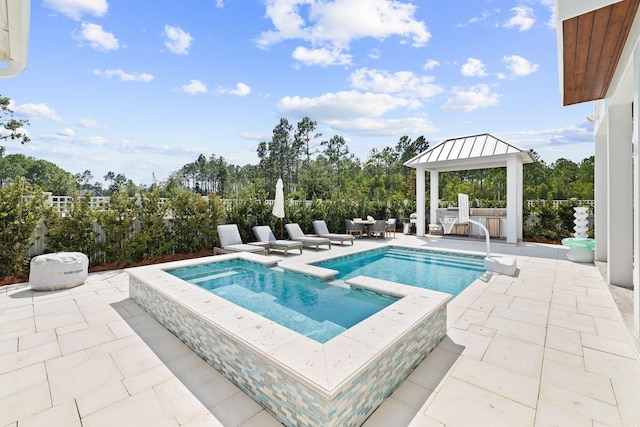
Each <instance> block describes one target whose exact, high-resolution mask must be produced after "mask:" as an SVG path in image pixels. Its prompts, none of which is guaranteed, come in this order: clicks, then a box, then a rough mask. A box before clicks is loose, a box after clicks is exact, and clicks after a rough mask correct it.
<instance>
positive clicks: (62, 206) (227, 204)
mask: <svg viewBox="0 0 640 427" xmlns="http://www.w3.org/2000/svg"><path fill="white" fill-rule="evenodd" d="M45 194H47V193H45ZM167 200H169V199H166V198H160V203H166V202H167ZM273 202H274V200H271V199H268V200H265V204H267V205H273ZM220 203H222V206H224V208H225V209H226V210H227V211H229V210H231V208H233V204H234V203H237V200H236V199H220ZM301 203H304V204H305V205H306V206H307V207H308V206H311V203H313V201H312V200H293V199H292V200H289V206H294V205H298V204H301ZM45 204H46V205H47V206H50V207H52V208H53V209H55V210H57V211H58V212H59V213H60V214H61V215H63V214H64V213H66V212H69V211H70V210H71V208H72V207H73V197H72V196H52V195H51V194H48V198H47V200H46V201H45ZM89 207H90V208H91V209H92V210H94V211H101V212H104V211H107V210H109V196H104V197H91V198H90V200H89Z"/></svg>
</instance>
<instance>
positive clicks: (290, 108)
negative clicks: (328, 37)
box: [278, 91, 422, 121]
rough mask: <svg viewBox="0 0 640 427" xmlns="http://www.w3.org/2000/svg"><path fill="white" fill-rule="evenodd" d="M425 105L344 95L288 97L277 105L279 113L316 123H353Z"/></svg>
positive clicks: (385, 96) (353, 93)
mask: <svg viewBox="0 0 640 427" xmlns="http://www.w3.org/2000/svg"><path fill="white" fill-rule="evenodd" d="M421 105H422V104H421V103H420V102H418V101H415V100H409V99H405V98H400V97H394V96H391V95H388V94H374V93H361V92H357V91H343V92H336V93H327V94H324V95H321V96H319V97H316V98H304V97H300V96H286V97H284V98H282V99H281V100H280V102H278V111H280V112H281V113H285V114H292V115H296V116H300V117H303V116H309V117H313V118H314V120H319V121H326V120H351V119H356V118H363V117H380V116H381V115H382V114H384V113H386V112H388V111H392V110H395V109H397V108H408V109H415V108H418V107H420V106H421Z"/></svg>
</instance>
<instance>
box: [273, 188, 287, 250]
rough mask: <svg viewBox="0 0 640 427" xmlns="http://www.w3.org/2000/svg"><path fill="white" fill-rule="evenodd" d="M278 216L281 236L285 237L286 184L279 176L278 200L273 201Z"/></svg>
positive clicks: (275, 213) (274, 210) (274, 211)
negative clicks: (283, 228)
mask: <svg viewBox="0 0 640 427" xmlns="http://www.w3.org/2000/svg"><path fill="white" fill-rule="evenodd" d="M271 213H273V215H274V216H275V217H276V218H280V238H281V239H283V238H284V237H283V231H282V218H284V184H283V183H282V178H278V182H277V183H276V200H275V201H274V202H273V211H271Z"/></svg>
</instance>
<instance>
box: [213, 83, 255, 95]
mask: <svg viewBox="0 0 640 427" xmlns="http://www.w3.org/2000/svg"><path fill="white" fill-rule="evenodd" d="M217 92H218V93H228V94H230V95H236V96H241V97H242V96H247V95H249V94H250V93H251V88H250V87H249V86H247V85H246V84H244V83H242V82H240V83H238V84H236V88H235V89H225V88H222V87H221V88H218V90H217Z"/></svg>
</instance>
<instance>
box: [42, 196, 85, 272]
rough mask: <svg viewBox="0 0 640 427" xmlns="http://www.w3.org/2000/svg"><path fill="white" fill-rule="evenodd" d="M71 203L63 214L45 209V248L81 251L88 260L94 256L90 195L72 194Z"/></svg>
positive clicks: (57, 250) (60, 250)
mask: <svg viewBox="0 0 640 427" xmlns="http://www.w3.org/2000/svg"><path fill="white" fill-rule="evenodd" d="M72 201H73V205H72V207H71V209H70V210H69V212H66V213H65V215H64V216H62V215H61V214H60V212H58V211H57V210H54V209H47V210H46V212H45V225H46V226H47V239H46V242H47V248H48V249H49V250H51V251H52V252H62V251H68V252H82V253H84V254H85V255H87V256H88V257H89V261H90V262H92V263H93V262H94V261H95V257H96V249H97V247H96V233H95V232H94V230H93V221H94V213H93V211H92V210H91V207H90V201H91V196H90V195H89V194H85V196H84V197H79V196H78V195H77V194H74V196H73V199H72Z"/></svg>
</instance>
